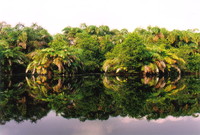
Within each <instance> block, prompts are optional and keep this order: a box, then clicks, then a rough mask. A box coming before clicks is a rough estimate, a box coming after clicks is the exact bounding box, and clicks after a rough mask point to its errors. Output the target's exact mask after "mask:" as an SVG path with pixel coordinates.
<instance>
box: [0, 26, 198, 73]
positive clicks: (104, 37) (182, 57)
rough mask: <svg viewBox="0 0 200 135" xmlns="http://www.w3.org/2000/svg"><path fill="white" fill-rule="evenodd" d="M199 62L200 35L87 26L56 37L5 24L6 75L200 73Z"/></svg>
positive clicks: (1, 42) (0, 46) (1, 40)
mask: <svg viewBox="0 0 200 135" xmlns="http://www.w3.org/2000/svg"><path fill="white" fill-rule="evenodd" d="M199 61H200V33H199V31H198V29H189V30H172V31H169V30H167V29H165V28H159V27H157V26H156V27H152V26H148V27H147V28H146V29H144V28H136V29H135V30H134V31H133V32H129V31H128V30H127V29H121V30H118V29H110V28H109V27H108V26H106V25H101V26H95V25H86V24H85V23H83V24H80V26H79V27H70V26H67V27H65V28H63V30H62V33H58V34H55V35H51V34H50V33H48V31H47V30H46V29H44V28H43V27H41V26H39V25H38V24H36V23H33V24H32V25H31V26H25V25H23V24H21V23H19V24H17V25H16V26H11V25H9V24H7V23H6V22H1V23H0V64H1V65H0V73H1V74H9V75H10V74H16V73H28V74H36V75H49V76H50V75H60V74H62V75H73V74H79V73H104V72H105V73H115V74H126V73H127V74H137V73H142V74H150V75H160V74H161V75H162V74H169V73H171V72H173V73H178V74H180V73H198V72H199V70H200V64H199Z"/></svg>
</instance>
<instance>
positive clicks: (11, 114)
mask: <svg viewBox="0 0 200 135" xmlns="http://www.w3.org/2000/svg"><path fill="white" fill-rule="evenodd" d="M1 84H3V85H2V87H1V90H0V93H1V94H0V99H1V100H0V124H5V123H6V122H7V121H10V120H15V121H16V122H21V121H24V120H30V121H31V122H36V121H37V120H38V119H41V118H42V117H44V116H46V115H47V113H48V112H49V108H48V107H47V104H46V103H44V102H41V101H39V100H36V99H34V98H33V97H32V96H31V95H30V94H29V92H28V87H27V85H26V83H25V82H24V79H23V78H21V77H15V79H14V78H12V77H10V79H8V80H7V79H6V78H4V79H3V82H1Z"/></svg>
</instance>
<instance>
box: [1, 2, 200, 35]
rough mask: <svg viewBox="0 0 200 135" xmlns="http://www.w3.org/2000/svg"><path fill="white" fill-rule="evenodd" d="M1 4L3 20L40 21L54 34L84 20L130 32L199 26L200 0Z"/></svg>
mask: <svg viewBox="0 0 200 135" xmlns="http://www.w3.org/2000/svg"><path fill="white" fill-rule="evenodd" d="M0 5H1V6H0V22H1V21H5V22H7V23H8V24H11V25H13V26H14V25H16V24H17V23H19V22H20V23H23V24H25V25H26V26H30V25H31V24H32V23H37V24H38V25H40V26H42V27H44V28H45V29H47V30H48V31H49V32H50V33H51V34H56V33H61V32H62V29H63V28H65V27H67V26H72V27H78V26H79V25H80V24H81V23H86V24H87V25H97V26H100V25H108V26H109V27H110V28H111V29H115V28H117V29H123V28H127V29H128V30H129V31H130V32H131V31H133V30H134V29H135V28H137V27H142V28H146V27H147V26H149V25H151V26H159V27H165V28H167V29H169V30H173V29H180V30H187V29H194V28H198V29H200V8H199V6H200V0H0Z"/></svg>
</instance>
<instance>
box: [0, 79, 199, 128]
mask: <svg viewBox="0 0 200 135" xmlns="http://www.w3.org/2000/svg"><path fill="white" fill-rule="evenodd" d="M199 82H200V80H199V79H197V78H195V77H186V78H182V79H180V77H176V78H169V77H160V78H159V77H144V78H142V79H141V78H138V77H135V76H129V77H127V76H104V75H95V76H74V77H66V76H62V77H54V78H51V77H46V76H37V77H35V76H30V77H21V76H20V77H18V78H16V77H14V78H13V77H10V78H8V79H6V78H3V79H1V85H0V87H1V90H0V123H1V124H5V123H6V122H8V121H10V120H14V121H16V122H22V121H24V120H30V121H31V122H36V121H37V120H40V119H42V118H43V117H45V116H46V115H47V114H48V113H49V112H50V111H51V110H53V111H55V113H56V114H57V115H60V116H62V117H63V118H67V119H71V118H77V119H79V120H80V121H86V120H97V119H99V120H108V119H109V118H111V117H117V116H120V117H129V118H134V119H142V118H145V119H147V120H157V119H161V118H166V117H168V116H174V117H181V116H192V117H198V115H196V114H197V113H200V86H199Z"/></svg>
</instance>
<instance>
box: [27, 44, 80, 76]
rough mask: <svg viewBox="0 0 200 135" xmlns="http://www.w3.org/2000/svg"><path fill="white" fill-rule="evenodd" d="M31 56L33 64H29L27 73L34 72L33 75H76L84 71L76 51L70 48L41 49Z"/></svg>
mask: <svg viewBox="0 0 200 135" xmlns="http://www.w3.org/2000/svg"><path fill="white" fill-rule="evenodd" d="M30 56H31V59H32V62H30V63H29V65H28V67H27V70H26V72H28V71H32V74H35V73H37V74H52V73H58V74H61V73H62V74H74V73H77V72H80V71H81V70H82V69H83V66H82V65H83V64H82V62H81V60H80V58H79V57H77V56H78V55H76V50H75V49H71V48H68V47H63V48H62V49H60V48H59V49H55V48H46V49H41V50H37V51H35V52H33V53H32V54H31V55H30Z"/></svg>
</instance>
